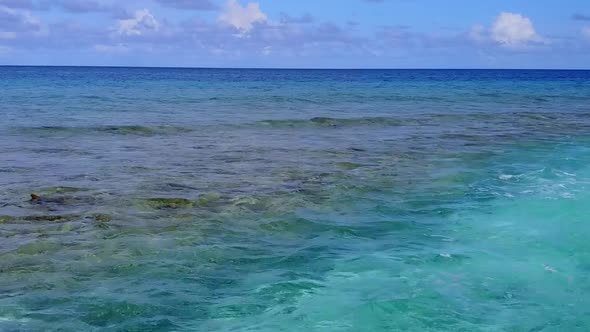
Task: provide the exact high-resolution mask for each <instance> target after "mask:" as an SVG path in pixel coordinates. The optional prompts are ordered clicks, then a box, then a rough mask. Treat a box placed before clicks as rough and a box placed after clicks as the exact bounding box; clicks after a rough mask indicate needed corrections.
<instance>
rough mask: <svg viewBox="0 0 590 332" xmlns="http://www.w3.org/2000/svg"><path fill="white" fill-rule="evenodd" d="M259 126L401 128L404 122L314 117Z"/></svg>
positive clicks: (265, 121)
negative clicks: (378, 126)
mask: <svg viewBox="0 0 590 332" xmlns="http://www.w3.org/2000/svg"><path fill="white" fill-rule="evenodd" d="M258 124H259V125H264V126H269V127H276V128H285V127H293V128H297V127H328V128H329V127H353V126H371V125H380V126H399V125H402V124H404V120H403V119H400V118H397V117H360V118H331V117H314V118H311V119H289V120H263V121H260V122H258Z"/></svg>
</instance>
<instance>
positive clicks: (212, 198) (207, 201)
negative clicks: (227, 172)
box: [194, 193, 222, 207]
mask: <svg viewBox="0 0 590 332" xmlns="http://www.w3.org/2000/svg"><path fill="white" fill-rule="evenodd" d="M221 198H222V196H221V195H220V194H215V193H210V194H203V195H201V196H199V199H197V200H196V201H194V204H195V206H198V207H210V206H214V205H217V204H219V202H220V200H221Z"/></svg>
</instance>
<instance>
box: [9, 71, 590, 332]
mask: <svg viewBox="0 0 590 332" xmlns="http://www.w3.org/2000/svg"><path fill="white" fill-rule="evenodd" d="M0 119H1V120H0V330H1V331H7V332H8V331H263V332H266V331H330V332H331V331H375V332H378V331H486V332H490V331H514V332H520V331H543V332H549V331H589V330H590V241H589V240H588V239H589V238H590V220H589V216H590V71H560V70H270V69H267V70H264V69H172V68H106V67H105V68H92V67H87V68H86V67H0ZM31 194H35V196H33V197H31Z"/></svg>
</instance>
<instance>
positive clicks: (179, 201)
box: [143, 194, 222, 210]
mask: <svg viewBox="0 0 590 332" xmlns="http://www.w3.org/2000/svg"><path fill="white" fill-rule="evenodd" d="M221 198H222V196H221V195H219V194H203V195H201V196H200V197H199V198H198V199H196V200H190V199H186V198H162V197H159V198H148V199H146V200H144V201H143V204H144V205H145V206H147V207H149V208H152V209H158V210H161V209H183V208H193V207H213V206H217V205H218V204H219V202H220V200H221Z"/></svg>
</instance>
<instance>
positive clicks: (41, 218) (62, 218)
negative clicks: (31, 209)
mask: <svg viewBox="0 0 590 332" xmlns="http://www.w3.org/2000/svg"><path fill="white" fill-rule="evenodd" d="M78 217H79V216H78V215H73V214H70V215H37V216H24V217H21V218H20V219H21V220H23V221H27V222H55V223H60V222H68V221H71V220H74V219H76V218H78Z"/></svg>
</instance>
